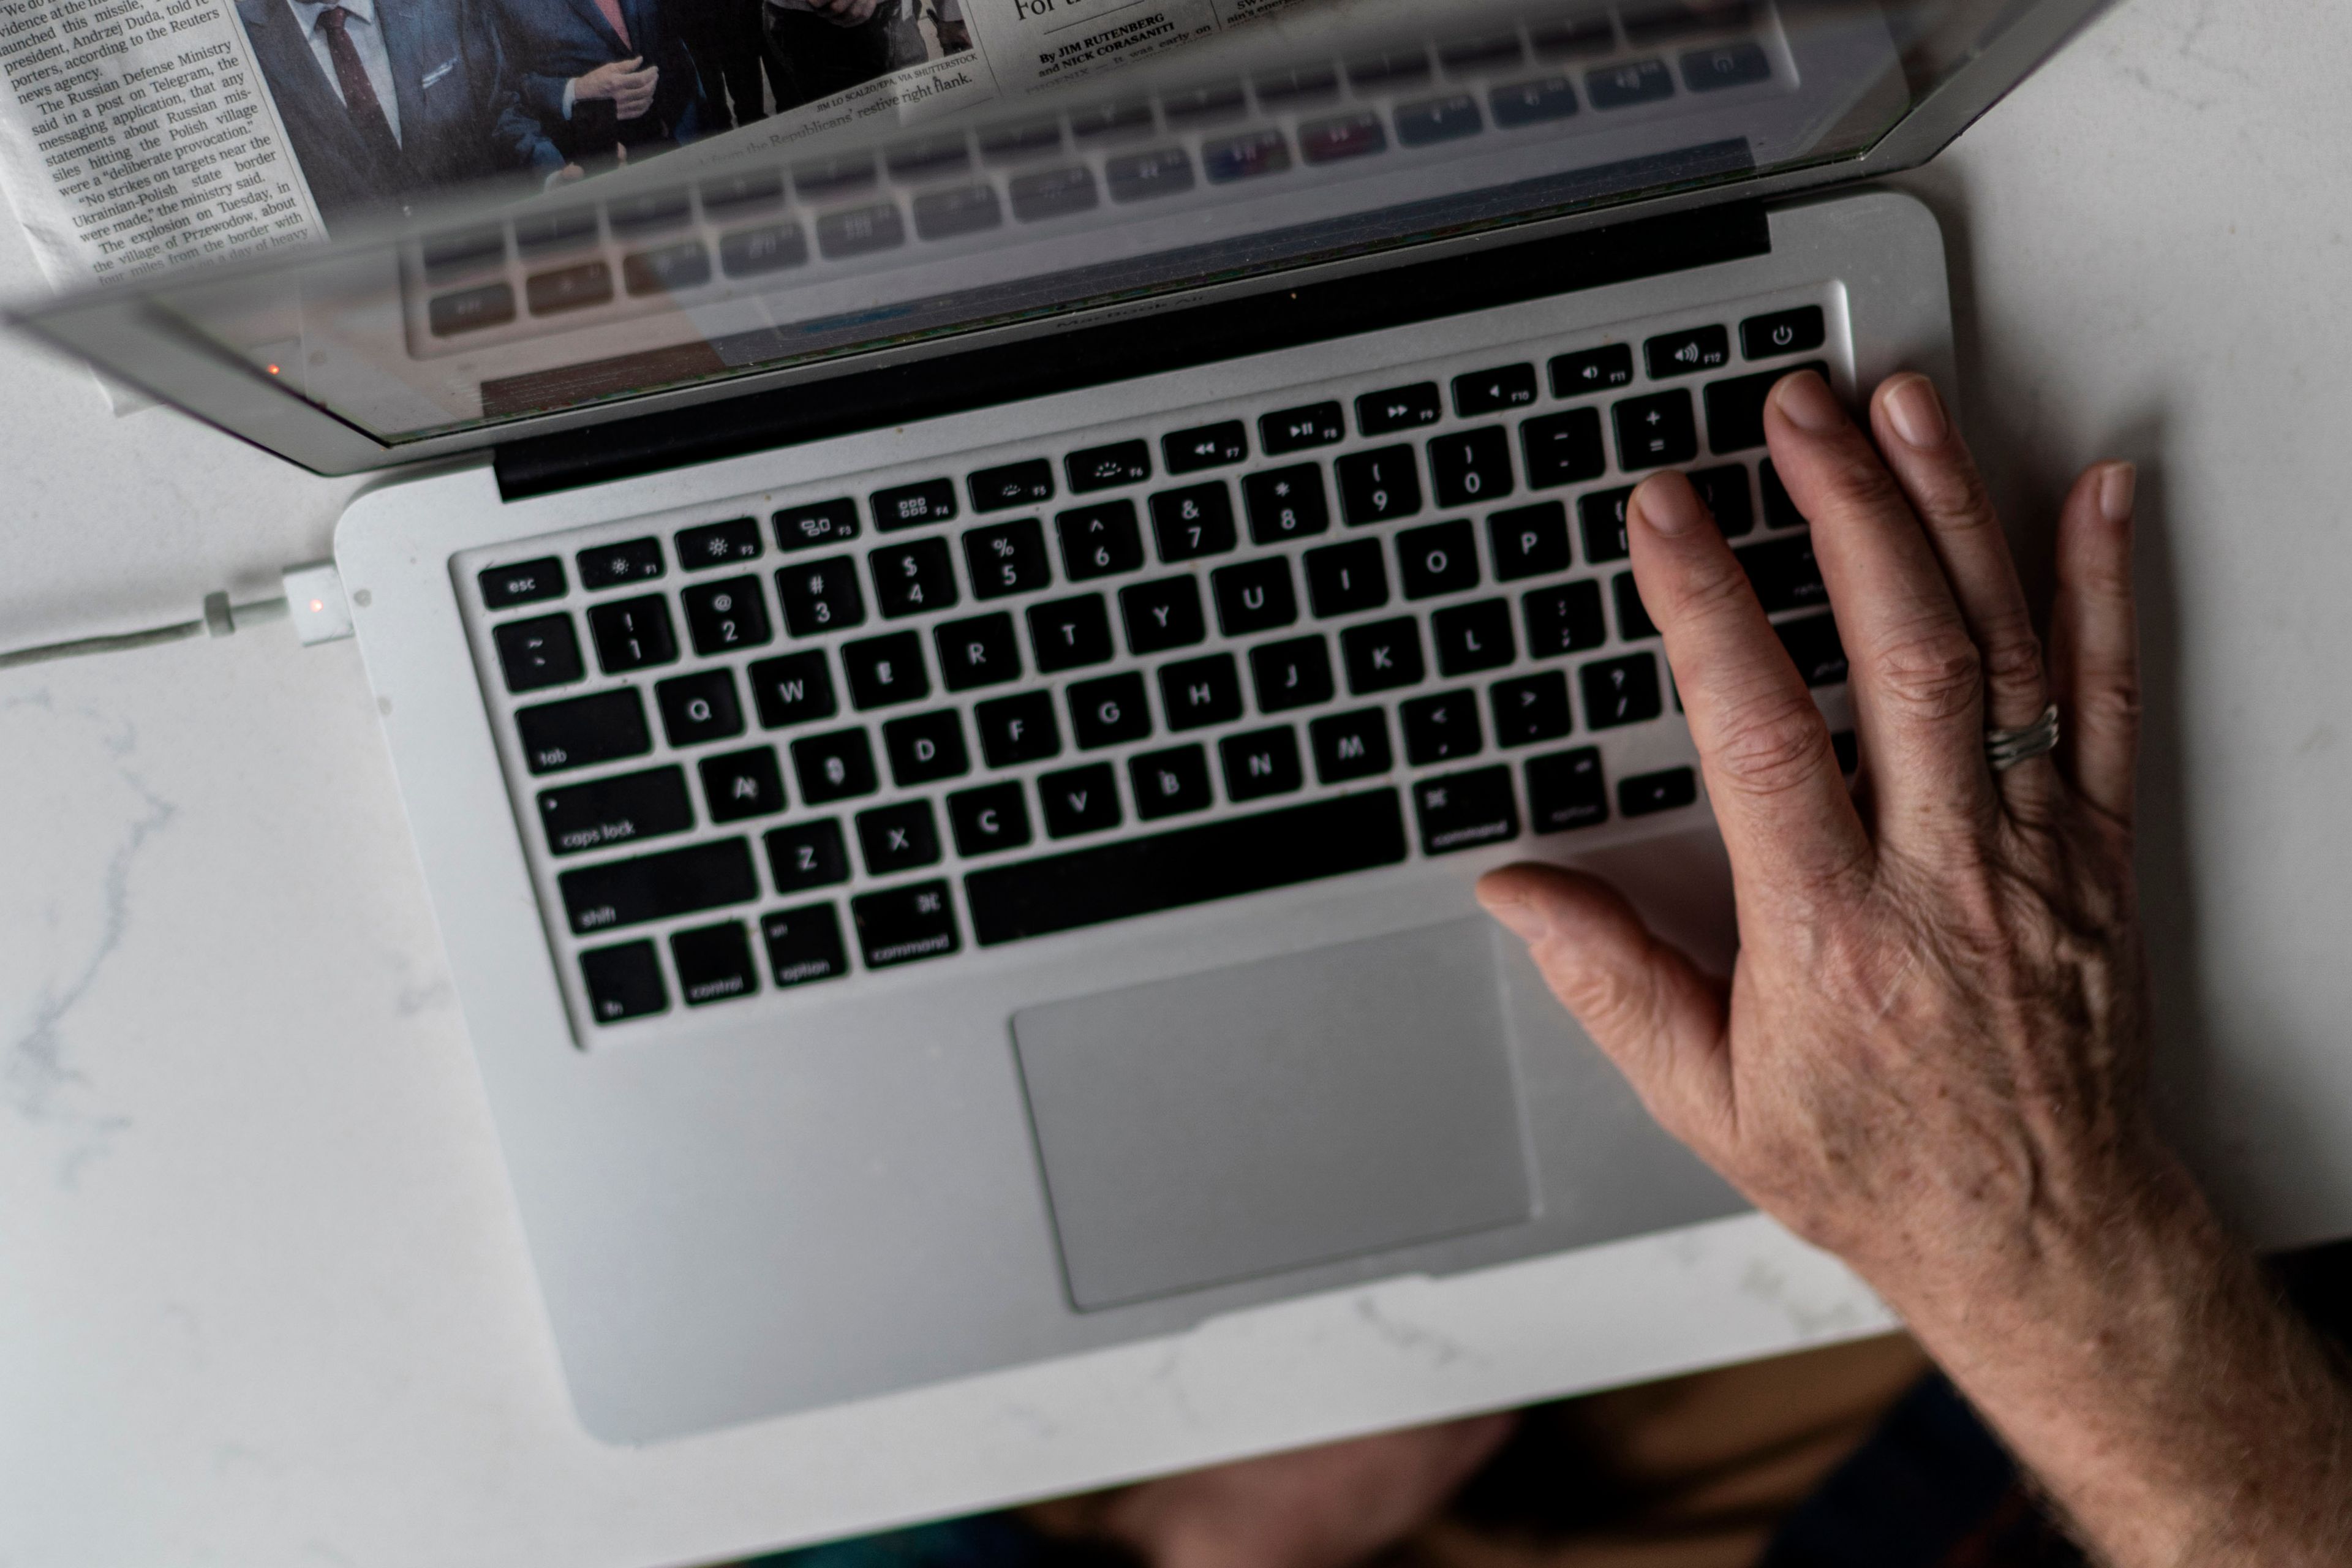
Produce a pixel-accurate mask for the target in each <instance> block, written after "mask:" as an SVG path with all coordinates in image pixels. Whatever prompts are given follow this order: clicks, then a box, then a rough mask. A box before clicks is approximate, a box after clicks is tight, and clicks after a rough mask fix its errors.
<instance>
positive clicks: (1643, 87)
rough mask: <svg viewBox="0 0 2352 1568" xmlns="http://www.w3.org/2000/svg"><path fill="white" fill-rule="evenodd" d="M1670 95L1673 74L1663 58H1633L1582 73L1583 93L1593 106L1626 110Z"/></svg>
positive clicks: (1673, 84)
mask: <svg viewBox="0 0 2352 1568" xmlns="http://www.w3.org/2000/svg"><path fill="white" fill-rule="evenodd" d="M1674 95H1675V79H1674V75H1673V73H1672V72H1670V71H1668V70H1667V69H1666V62H1665V61H1664V60H1636V61H1634V62H1633V64H1631V65H1622V66H1610V67H1606V68H1602V69H1601V70H1593V71H1587V72H1585V73H1584V96H1585V97H1587V98H1589V99H1591V100H1592V107H1593V108H1595V109H1628V108H1631V107H1632V106H1633V105H1634V104H1637V103H1655V102H1656V101H1657V100H1660V99H1662V98H1672V97H1674Z"/></svg>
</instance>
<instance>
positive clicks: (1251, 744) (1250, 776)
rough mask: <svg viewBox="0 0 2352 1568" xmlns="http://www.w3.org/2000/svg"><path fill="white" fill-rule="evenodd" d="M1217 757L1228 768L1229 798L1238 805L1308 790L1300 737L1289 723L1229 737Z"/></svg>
mask: <svg viewBox="0 0 2352 1568" xmlns="http://www.w3.org/2000/svg"><path fill="white" fill-rule="evenodd" d="M1217 756H1218V759H1219V761H1220V762H1221V763H1223V766H1224V773H1225V796H1226V798H1227V799H1229V800H1231V801H1233V802H1234V805H1240V804H1241V803H1243V802H1244V801H1251V800H1265V799H1266V798H1267V797H1269V796H1272V795H1289V794H1291V793H1292V792H1294V791H1296V790H1299V789H1303V788H1305V787H1306V784H1307V773H1306V770H1305V769H1304V768H1303V767H1301V766H1300V764H1299V760H1298V735H1297V731H1293V730H1292V729H1291V728H1290V726H1289V725H1287V724H1285V725H1283V726H1282V727H1281V728H1280V729H1276V730H1258V731H1252V732H1251V733H1249V734H1246V735H1233V736H1228V737H1227V738H1226V739H1224V740H1223V741H1220V742H1217Z"/></svg>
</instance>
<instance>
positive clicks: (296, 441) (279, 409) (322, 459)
mask: <svg viewBox="0 0 2352 1568" xmlns="http://www.w3.org/2000/svg"><path fill="white" fill-rule="evenodd" d="M2110 3H2111V0H2016V4H2014V5H2011V6H2010V7H2009V8H2007V10H2005V11H2004V12H2003V13H2002V14H2001V16H2000V17H1999V18H1998V19H1997V20H1996V21H1995V22H1994V23H1993V24H1992V25H1991V26H1990V27H1989V28H1988V29H1987V33H1986V41H1984V42H1983V44H1982V46H1981V47H1980V48H1979V50H1978V51H1977V52H1976V53H1975V54H1974V55H1973V56H1972V58H1969V60H1968V61H1967V62H1966V63H1965V64H1964V65H1962V66H1961V67H1960V68H1958V70H1956V71H1955V72H1953V73H1952V74H1951V75H1950V76H1949V77H1948V78H1947V79H1945V80H1943V81H1942V82H1941V83H1939V84H1937V87H1936V88H1935V89H1933V90H1932V91H1930V92H1929V93H1928V94H1927V96H1926V97H1925V98H1923V99H1921V100H1919V101H1918V102H1917V103H1916V104H1915V105H1913V106H1912V108H1911V110H1909V111H1908V112H1907V113H1906V115H1905V116H1904V117H1903V118H1902V119H1901V120H1899V121H1896V123H1895V125H1894V126H1893V127H1892V128H1891V129H1890V130H1889V131H1888V132H1887V133H1886V134H1885V136H1883V137H1881V138H1880V139H1879V140H1878V141H1877V142H1875V143H1874V144H1873V145H1872V146H1871V147H1869V148H1868V149H1866V150H1865V151H1864V152H1863V153H1859V154H1857V155H1855V156H1853V157H1849V158H1843V159H1837V160H1832V161H1829V162H1825V163H1819V164H1813V165H1807V166H1802V167H1798V168H1791V169H1784V170H1779V171H1774V172H1769V173H1762V174H1755V175H1751V176H1747V177H1742V178H1734V179H1729V180H1726V181H1724V182H1722V183H1720V184H1713V185H1710V186H1708V187H1706V188H1705V189H1701V190H1696V191H1681V192H1673V193H1667V194H1664V195H1653V196H1640V197H1634V198H1631V199H1628V200H1625V201H1622V202H1617V203H1614V204H1607V205H1600V206H1596V207H1593V208H1591V209H1587V210H1585V211H1581V212H1578V213H1574V214H1571V215H1569V216H1560V217H1553V218H1547V219H1544V220H1541V221H1536V222H1528V223H1524V224H1517V225H1509V226H1502V227H1497V228H1493V229H1488V230H1485V231H1483V232H1480V233H1476V234H1472V235H1465V236H1458V237H1447V238H1442V239H1435V240H1430V241H1425V242H1422V243H1418V244H1412V245H1407V246H1402V247H1395V248H1391V249H1385V250H1381V251H1378V252H1374V253H1370V254H1366V255H1362V256H1356V257H1350V258H1342V259H1338V260H1328V261H1324V262H1320V263H1317V264H1311V265H1306V266H1300V267H1295V268H1285V269H1280V270H1276V271H1269V272H1266V273H1263V274H1258V275H1255V276H1253V277H1249V278H1244V279H1232V280H1229V281H1224V282H1221V283H1217V284H1213V285H1203V286H1199V287H1194V288H1191V289H1174V290H1171V291H1170V292H1168V293H1166V294H1163V295H1160V296H1157V297H1154V298H1150V299H1147V300H1129V301H1127V302H1124V303H1121V304H1118V305H1116V306H1109V307H1097V308H1093V309H1083V308H1082V309H1074V310H1068V311H1066V312H1063V313H1061V314H1059V315H1055V316H1051V317H1047V318H1044V319H1040V320H1034V321H1024V322H1020V323H1015V324H1009V325H1002V326H992V327H978V328H974V329H972V330H971V331H966V332H960V333H957V334H955V335H953V336H951V337H947V338H942V339H939V340H935V341H929V342H919V343H908V344H900V345H894V346H887V347H880V348H876V349H871V350H866V351H863V352H858V353H849V354H845V355H842V356H840V357H839V358H836V359H832V360H827V361H824V362H823V363H814V364H803V365H796V366H790V367H786V368H782V369H778V370H773V371H761V372H753V373H750V374H744V375H741V376H739V377H734V378H731V379H729V380H726V381H721V382H715V383H710V384H702V385H697V386H690V387H680V388H676V389H671V390H666V391H659V392H651V393H647V394H645V395H643V396H641V397H638V398H635V399H632V400H630V402H629V403H628V404H627V405H625V409H626V412H625V413H623V412H621V411H620V410H617V409H615V408H614V407H613V406H610V405H607V406H602V407H595V408H581V409H568V410H562V411H559V412H554V413H549V414H543V415H534V416H526V417H523V418H520V419H515V420H511V421H508V422H505V423H501V424H499V425H497V426H481V427H476V428H471V429H467V430H464V431H460V432H457V433H453V434H450V435H446V436H440V437H425V438H422V439H417V440H410V441H400V442H391V441H386V440H383V439H382V438H380V437H376V436H374V435H372V434H370V433H368V432H367V431H364V430H362V429H361V428H360V427H359V426H355V425H353V424H351V423H349V422H348V421H345V420H343V419H341V418H338V417H336V416H334V415H332V414H331V413H329V412H327V411H326V410H325V409H322V408H320V407H319V406H317V405H314V404H310V403H306V402H303V401H302V400H300V399H299V398H298V397H295V396H293V395H290V394H289V392H288V390H287V389H286V388H285V387H283V386H281V385H279V384H275V383H273V382H271V381H270V380H268V377H266V376H265V375H263V374H260V373H259V372H258V371H257V370H256V369H255V368H254V367H253V366H251V365H249V364H247V363H244V362H243V361H241V360H239V359H237V358H236V357H235V356H233V355H232V354H230V353H227V352H226V350H224V349H222V348H220V347H218V346H216V345H215V344H214V343H212V342H208V341H206V340H205V339H203V338H201V337H199V336H197V335H196V334H195V333H194V332H193V331H190V330H189V329H188V328H187V327H186V326H185V325H184V324H183V323H182V321H180V320H179V319H178V318H177V317H176V316H175V315H173V313H171V312H170V311H168V310H164V309H163V308H162V307H161V306H160V305H158V304H157V303H155V302H154V300H153V299H152V297H151V296H149V295H145V294H142V292H140V291H139V290H138V289H135V288H132V289H121V290H116V291H111V292H108V293H102V294H97V295H84V296H79V297H75V298H69V299H65V300H55V301H49V302H44V303H39V304H35V305H32V306H29V307H25V308H21V309H19V310H16V311H15V312H12V313H11V317H10V319H11V320H12V321H14V322H15V323H16V324H17V325H19V326H21V327H23V328H25V329H27V330H29V331H32V332H34V333H36V334H37V335H38V336H40V337H42V338H44V339H46V340H47V341H48V342H51V343H53V344H55V345H56V346H58V347H59V348H62V349H65V350H67V351H68V352H69V353H76V354H79V355H80V356H82V357H84V358H86V359H88V360H89V361H90V362H91V363H94V364H96V365H98V366H99V367H100V368H101V369H102V370H104V371H105V372H106V373H107V374H110V375H112V376H114V377H115V378H117V379H119V380H121V381H123V382H126V383H128V384H131V385H133V386H136V387H138V388H140V389H141V390H142V391H144V392H146V393H148V394H149V395H152V396H154V397H156V398H158V399H159V400H161V401H163V402H166V403H170V404H173V405H177V406H178V407H180V408H182V409H184V410H185V411H186V412H188V413H189V414H191V415H193V416H195V417H196V418H198V419H201V420H203V421H205V423H206V424H209V425H212V426H215V427H216V428H218V429H220V430H223V431H225V432H226V433H228V434H229V435H232V436H235V437H238V438H239V439H242V440H245V441H247V442H249V443H251V444H252V445H254V446H257V447H261V448H262V449H264V450H265V451H268V452H271V453H274V454H276V455H277V456H278V457H280V458H286V459H287V460H288V461H289V462H293V463H296V464H299V466H301V467H303V468H308V469H310V470H311V471H312V472H314V473H319V474H324V475H346V474H357V473H363V472H367V471H370V470H373V469H380V468H394V467H409V466H413V465H419V464H427V463H435V462H441V461H446V460H448V459H452V458H464V457H467V456H470V455H473V454H478V453H482V452H486V451H488V450H489V449H491V448H494V447H500V446H504V445H507V444H509V443H512V442H519V441H524V440H528V439H531V438H533V437H541V436H547V435H552V434H555V433H558V432H561V431H565V430H573V429H579V428H582V427H584V426H593V425H611V424H614V423H615V422H617V421H618V420H620V419H624V418H635V417H637V416H644V415H655V414H662V413H667V412H669V411H671V410H675V409H679V408H688V407H692V406H694V405H698V404H706V403H710V402H714V401H716V400H719V399H722V398H732V397H738V396H743V395H751V394H754V393H760V392H769V391H773V390H777V389H780V388H783V387H788V386H795V385H805V384H812V383H816V382H822V381H824V380H828V379H831V378H833V377H836V376H841V375H847V374H858V373H862V372H869V371H874V370H877V369H884V368H887V367H891V366H894V365H899V364H905V363H912V362H916V361H919V360H926V359H935V358H940V357H944V356H950V355H954V354H959V353H968V352H971V351H973V350H976V349H982V348H993V347H998V346H1001V345H1003V344H1007V343H1013V342H1022V341H1024V340H1028V339H1034V338H1038V337H1042V336H1045V335H1049V334H1054V333H1058V332H1062V331H1070V330H1073V329H1075V328H1081V327H1089V326H1099V325H1104V324H1108V323H1110V322H1113V321H1133V320H1136V319H1138V318H1140V317H1149V316H1155V315H1160V314H1164V313H1167V312H1172V311H1177V310H1185V309H1188V308H1191V307H1193V306H1197V305H1202V304H1207V303H1213V302H1222V301H1224V300H1234V299H1239V298H1243V297H1246V296H1248V295H1252V294H1257V293H1264V292H1268V291H1272V290H1276V289H1295V288H1298V287H1301V286H1304V285H1307V284H1310V283H1318V282H1324V281H1328V280H1333V279H1343V278H1348V277H1351V276H1356V275H1360V274H1361V273H1365V272H1368V271H1374V270H1380V269H1385V268H1392V267H1401V266H1409V265H1413V264H1416V263H1422V262H1428V261H1433V260H1442V259H1445V258H1450V257H1454V256H1459V255H1465V254H1467V253H1469V252H1471V251H1474V250H1478V249H1483V248H1486V247H1495V246H1500V245H1508V244H1517V243H1520V242H1523V241H1528V240H1534V239H1543V238H1550V237H1559V236H1563V235H1570V234H1574V233H1577V232H1579V231H1581V230H1585V229H1591V228H1596V227H1600V226H1616V225H1621V224H1630V223H1633V222H1637V221H1640V220H1643V219H1646V218H1653V217H1661V216H1670V215H1673V214H1677V213H1684V212H1688V211H1691V210H1694V209H1696V208H1699V207H1704V206H1708V205H1716V204H1718V203H1723V202H1732V201H1759V200H1769V199H1787V198H1790V197H1794V196H1798V195H1806V194H1811V193H1816V192H1821V191H1823V190H1827V189H1830V188H1833V187H1838V186H1843V185H1851V184H1860V183H1863V182H1866V181H1869V180H1873V179H1876V178H1880V177H1883V176H1885V175H1887V174H1895V173H1899V172H1901V171H1903V170H1906V169H1911V168H1916V167H1917V166H1918V165H1920V164H1922V163H1926V162H1927V161H1928V160H1929V159H1930V158H1932V157H1934V156H1935V155H1936V154H1937V153H1940V152H1941V151H1942V150H1943V149H1944V148H1945V147H1947V146H1948V145H1949V144H1950V143H1951V142H1952V141H1953V140H1954V139H1955V138H1957V137H1958V135H1959V134H1960V133H1961V132H1963V131H1965V130H1967V129H1968V127H1969V125H1970V124H1972V123H1974V121H1976V120H1977V119H1978V118H1979V116H1981V115H1982V114H1983V113H1985V111H1986V110H1990V108H1991V107H1992V106H1993V105H1994V104H1996V103H1998V102H1999V101H2000V99H2001V98H2002V97H2004V96H2005V95H2006V94H2007V93H2008V92H2009V91H2010V90H2011V89H2012V88H2014V87H2015V86H2016V85H2017V84H2018V83H2019V82H2021V81H2022V80H2023V79H2025V78H2026V77H2028V76H2030V75H2031V74H2032V72H2033V71H2034V70H2035V69H2037V68H2039V67H2040V66H2041V64H2042V62H2043V61H2044V60H2046V59H2047V58H2049V57H2050V56H2051V55H2052V54H2053V53H2054V52H2055V51H2056V50H2057V49H2058V48H2059V47H2061V46H2062V45H2063V44H2064V42H2065V41H2066V40H2067V39H2068V38H2069V37H2072V36H2073V35H2074V33H2075V32H2076V31H2077V30H2079V29H2080V28H2081V27H2082V26H2084V25H2085V24H2086V23H2087V22H2089V21H2090V20H2091V19H2092V18H2093V17H2094V16H2096V15H2097V14H2098V13H2099V12H2100V11H2102V10H2103V9H2105V6H2106V5H2108V4H2110Z"/></svg>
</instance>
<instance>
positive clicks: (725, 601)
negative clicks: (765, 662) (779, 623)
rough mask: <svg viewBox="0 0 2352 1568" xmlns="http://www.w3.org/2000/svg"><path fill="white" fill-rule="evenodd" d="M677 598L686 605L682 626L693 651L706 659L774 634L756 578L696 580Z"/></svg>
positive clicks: (762, 644)
mask: <svg viewBox="0 0 2352 1568" xmlns="http://www.w3.org/2000/svg"><path fill="white" fill-rule="evenodd" d="M678 600H679V602H680V603H681V604H683V605H685V606H686V629H687V633H688V636H690V637H692V638H693V639H694V651H695V652H697V653H698V654H700V655H702V656H703V657H704V658H716V657H717V656H719V655H720V654H725V653H734V652H737V651H739V650H740V649H743V648H747V647H765V646H766V645H767V644H768V643H769V642H771V641H772V640H773V639H774V637H775V633H774V631H773V630H772V629H771V628H770V626H769V625H768V603H767V600H766V599H765V598H764V597H763V596H762V595H761V593H760V580H759V579H758V578H757V577H730V578H727V579H725V580H724V581H721V582H718V583H698V584H694V585H693V586H692V587H690V588H688V589H687V590H686V591H685V592H683V593H681V594H680V595H678Z"/></svg>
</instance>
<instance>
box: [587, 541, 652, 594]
mask: <svg viewBox="0 0 2352 1568" xmlns="http://www.w3.org/2000/svg"><path fill="white" fill-rule="evenodd" d="M667 570H668V567H667V565H666V564H665V563H664V562H663V560H662V547H661V541H660V540H658V539H632V540H629V541H627V542H625V543H621V544H600V545H598V546H597V547H596V548H595V549H593V550H583V551H582V552H580V585H581V586H582V587H583V588H586V589H589V590H591V591H593V590H595V589H599V588H617V587H621V586H623V585H625V584H630V583H650V582H652V581H653V580H654V579H655V578H656V577H659V576H661V575H662V574H664V573H665V572H667Z"/></svg>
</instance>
